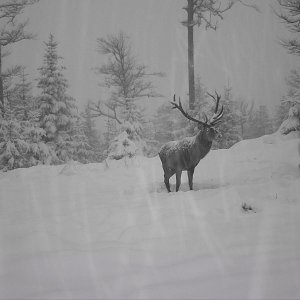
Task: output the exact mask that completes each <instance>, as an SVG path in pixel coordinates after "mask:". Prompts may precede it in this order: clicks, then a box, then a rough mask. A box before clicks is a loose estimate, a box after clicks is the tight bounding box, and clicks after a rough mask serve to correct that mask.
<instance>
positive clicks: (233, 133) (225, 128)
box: [213, 84, 242, 149]
mask: <svg viewBox="0 0 300 300" xmlns="http://www.w3.org/2000/svg"><path fill="white" fill-rule="evenodd" d="M220 103H222V105H223V107H224V115H223V118H222V122H221V123H220V125H219V126H218V130H219V132H220V134H221V135H220V138H218V139H217V140H216V141H215V142H214V145H213V148H221V149H227V148H230V147H231V146H233V145H234V144H235V143H237V142H239V141H240V140H241V139H242V137H241V134H240V130H239V115H238V104H237V102H236V101H234V99H233V94H232V87H231V86H230V85H229V84H228V85H227V86H226V87H225V88H224V94H223V97H222V98H221V101H220Z"/></svg>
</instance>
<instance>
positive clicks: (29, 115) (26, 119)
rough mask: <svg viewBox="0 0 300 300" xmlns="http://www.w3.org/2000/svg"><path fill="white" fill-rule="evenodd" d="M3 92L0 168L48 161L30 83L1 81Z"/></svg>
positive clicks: (5, 168) (0, 126)
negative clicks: (3, 82)
mask: <svg viewBox="0 0 300 300" xmlns="http://www.w3.org/2000/svg"><path fill="white" fill-rule="evenodd" d="M10 79H12V78H10ZM6 83H7V82H6ZM22 83H23V81H22ZM25 86H26V89H25ZM4 95H5V98H4V106H3V108H4V110H3V111H4V115H3V118H1V119H0V136H1V138H0V140H1V143H0V157H1V158H0V169H2V170H11V169H15V168H20V167H30V166H34V165H37V164H39V163H45V162H47V160H48V158H49V156H50V153H49V149H48V147H47V146H46V145H45V143H44V142H43V141H42V137H43V135H44V134H45V132H44V130H43V129H41V128H40V127H39V124H38V122H37V112H36V110H35V106H34V101H33V98H32V95H31V86H30V84H29V83H28V84H27V83H26V85H24V84H19V83H18V82H17V83H16V84H15V83H12V82H11V80H10V84H5V85H4Z"/></svg>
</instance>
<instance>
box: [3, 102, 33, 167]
mask: <svg viewBox="0 0 300 300" xmlns="http://www.w3.org/2000/svg"><path fill="white" fill-rule="evenodd" d="M2 107H3V108H4V114H3V115H2V116H3V117H2V118H1V120H0V169H1V170H3V171H8V170H12V169H16V168H21V167H25V163H26V160H25V153H26V152H27V150H28V144H27V143H26V142H25V138H24V134H23V130H22V129H23V128H22V126H21V123H20V121H19V120H17V119H16V118H15V117H14V114H13V110H12V109H11V107H10V105H9V102H8V101H7V99H6V97H5V98H4V105H3V106H2Z"/></svg>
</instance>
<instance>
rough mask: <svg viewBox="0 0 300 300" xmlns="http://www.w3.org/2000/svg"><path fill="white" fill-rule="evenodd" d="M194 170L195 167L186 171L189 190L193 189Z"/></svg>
mask: <svg viewBox="0 0 300 300" xmlns="http://www.w3.org/2000/svg"><path fill="white" fill-rule="evenodd" d="M194 170H195V168H193V169H190V170H188V171H187V173H188V178H189V186H190V190H192V189H193V176H194Z"/></svg>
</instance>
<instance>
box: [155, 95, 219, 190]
mask: <svg viewBox="0 0 300 300" xmlns="http://www.w3.org/2000/svg"><path fill="white" fill-rule="evenodd" d="M215 93H216V97H215V96H213V95H211V94H209V93H208V95H209V96H210V97H212V98H213V100H214V101H215V103H216V106H215V110H214V114H213V116H212V117H211V118H210V119H209V120H208V118H207V116H206V115H205V114H204V117H205V122H202V121H200V120H197V119H194V118H193V117H192V116H190V115H189V114H187V112H185V111H184V109H183V108H182V104H181V101H180V98H179V104H177V103H176V99H175V95H174V99H173V102H171V103H172V105H173V107H172V108H173V109H174V108H177V109H178V110H179V111H180V112H181V113H182V114H183V115H184V116H185V117H186V118H187V119H189V120H191V121H193V122H196V123H198V128H199V132H198V133H197V134H196V135H195V136H192V137H186V138H184V139H182V140H179V141H171V142H168V143H166V144H165V145H163V146H162V148H161V149H160V151H159V157H160V160H161V162H162V167H163V170H164V182H165V185H166V188H167V190H168V192H170V191H171V190H170V183H169V179H170V177H171V176H173V175H174V174H176V192H178V190H179V186H180V183H181V173H182V171H187V173H188V180H189V187H190V189H191V190H192V189H193V175H194V170H195V167H196V166H197V165H198V163H199V161H200V160H201V159H202V158H203V157H204V156H205V155H206V154H207V153H208V152H209V150H210V148H211V145H212V142H213V140H214V139H215V137H216V136H217V130H216V129H215V128H214V126H215V125H216V124H217V123H219V122H220V120H221V118H222V116H223V105H221V109H220V112H218V108H219V102H220V99H221V96H219V95H218V94H217V92H215Z"/></svg>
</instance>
